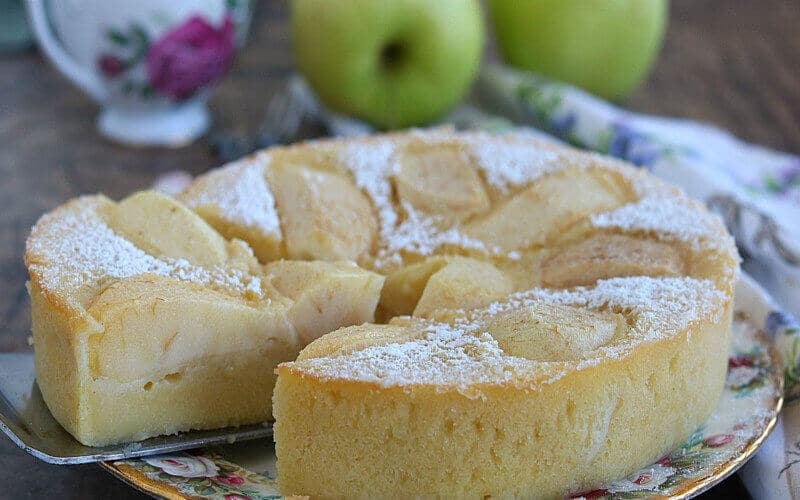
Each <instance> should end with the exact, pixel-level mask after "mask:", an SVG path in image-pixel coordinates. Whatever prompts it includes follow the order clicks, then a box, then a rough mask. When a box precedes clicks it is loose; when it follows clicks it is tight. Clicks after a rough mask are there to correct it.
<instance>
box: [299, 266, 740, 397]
mask: <svg viewBox="0 0 800 500" xmlns="http://www.w3.org/2000/svg"><path fill="white" fill-rule="evenodd" d="M724 299H725V294H723V293H722V292H720V291H718V290H717V289H716V288H715V287H714V284H713V283H712V282H711V281H708V280H697V279H694V278H650V277H632V278H613V279H610V280H601V281H599V282H598V283H597V285H596V286H595V287H593V288H586V287H579V288H575V289H573V290H563V291H554V290H548V289H541V288H534V289H532V290H528V291H525V292H520V293H516V294H512V295H510V296H509V297H508V298H507V299H506V300H503V301H499V302H495V303H493V304H491V305H489V306H487V307H485V308H483V309H479V310H476V311H471V312H469V313H467V312H464V313H463V314H462V315H461V316H460V318H459V319H456V320H455V321H454V322H453V325H452V326H451V325H446V324H442V323H433V322H430V321H427V322H426V321H425V320H416V321H417V323H416V324H417V325H419V324H422V325H426V326H424V328H425V329H424V333H425V335H424V337H422V338H421V339H418V340H412V341H409V342H406V343H402V344H390V345H385V346H373V347H369V348H367V349H364V350H362V351H357V352H354V353H350V354H347V355H345V356H338V357H335V358H316V359H312V360H307V361H303V362H298V363H295V364H296V365H297V366H298V367H299V368H301V369H302V370H303V371H304V372H308V373H311V374H314V375H316V376H320V377H326V378H336V379H345V380H355V381H362V382H369V383H375V384H378V385H381V386H384V387H394V386H404V385H410V384H423V385H424V384H431V385H444V386H455V387H457V388H458V389H459V390H460V391H461V392H465V391H467V392H468V386H469V385H472V384H481V383H503V382H504V381H508V380H510V379H512V378H517V377H524V376H526V375H530V374H532V373H537V369H538V373H545V370H547V369H550V370H552V368H553V367H554V366H556V364H554V363H547V362H542V361H531V360H527V359H523V358H518V357H514V356H509V355H507V354H505V353H504V352H503V351H502V349H500V347H499V346H498V345H497V342H496V341H495V340H494V339H493V338H492V337H491V335H490V334H489V333H487V330H486V329H487V326H488V325H489V324H490V322H491V320H492V319H493V318H495V317H497V315H499V314H501V313H505V312H509V311H514V310H519V309H521V308H523V307H535V306H536V304H541V303H542V302H545V303H549V304H560V305H568V306H576V307H579V308H588V309H605V308H613V309H619V310H621V311H622V312H623V313H624V314H626V315H629V316H630V318H631V319H632V320H633V324H632V326H631V331H630V332H629V333H628V334H627V335H625V336H624V339H623V340H620V341H618V342H616V343H612V344H609V345H607V346H602V347H600V348H599V349H597V350H596V351H595V353H594V355H593V356H592V357H589V358H586V359H582V360H580V361H579V362H577V363H576V364H575V365H574V369H576V370H582V369H587V368H589V367H592V366H597V365H598V364H600V362H601V361H602V359H603V358H608V357H621V356H624V355H625V354H626V353H627V352H629V351H630V350H631V348H632V347H634V346H635V345H636V344H638V343H641V342H646V341H653V340H657V339H660V338H667V337H671V336H674V335H676V334H677V333H679V332H681V331H683V330H685V329H686V328H688V327H689V326H690V324H691V323H692V322H694V321H699V320H704V319H711V320H712V321H717V320H719V315H720V314H721V312H722V307H721V306H722V305H723V303H724ZM412 327H413V325H412ZM563 373H566V371H565V370H560V371H558V374H562V375H563ZM558 374H557V375H556V376H554V377H551V378H550V379H547V380H546V383H550V382H552V381H554V380H556V379H557V378H558V377H559V376H561V375H558Z"/></svg>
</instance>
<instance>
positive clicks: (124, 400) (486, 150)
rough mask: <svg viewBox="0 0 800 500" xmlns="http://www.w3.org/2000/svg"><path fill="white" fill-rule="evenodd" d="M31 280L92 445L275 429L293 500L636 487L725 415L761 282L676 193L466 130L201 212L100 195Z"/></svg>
mask: <svg viewBox="0 0 800 500" xmlns="http://www.w3.org/2000/svg"><path fill="white" fill-rule="evenodd" d="M26 262H27V265H28V270H29V273H30V276H31V280H30V291H31V297H32V305H33V333H34V344H35V357H36V370H37V379H38V380H39V384H40V387H41V388H42V393H43V395H44V397H45V400H46V402H47V404H48V406H49V407H50V408H51V410H52V412H53V414H54V415H55V416H56V418H57V419H58V420H59V422H61V423H62V424H63V425H64V427H65V428H66V429H67V430H69V431H70V432H71V433H72V434H73V435H75V436H76V437H77V438H78V439H79V440H81V441H82V442H84V443H87V444H93V445H97V444H105V443H111V442H118V441H127V440H134V439H141V438H143V437H147V436H152V435H157V434H163V433H172V432H176V431H180V430H186V429H199V428H212V427H220V426H226V425H237V424H244V423H252V422H260V421H264V420H266V419H269V418H270V417H271V416H272V415H274V417H275V425H274V431H275V442H276V448H275V449H276V455H277V458H278V480H279V484H280V486H281V488H282V491H283V492H284V493H286V494H301V495H311V496H321V497H345V496H357V497H367V496H373V497H391V496H444V497H450V496H473V497H474V496H488V495H490V496H544V497H547V496H556V495H560V494H564V493H567V492H571V491H572V492H574V491H577V490H581V489H583V488H585V487H589V486H592V485H595V484H597V483H599V482H601V481H605V480H609V479H614V478H617V477H621V476H624V475H626V474H627V473H629V472H631V471H633V470H635V469H636V468H638V467H640V466H642V465H644V464H646V463H647V462H648V461H651V460H653V459H655V458H657V457H658V456H659V455H660V454H662V453H664V452H666V451H668V450H669V449H671V448H672V447H674V446H675V445H676V444H677V443H679V442H680V441H681V440H682V439H683V438H685V437H686V436H687V435H688V434H689V433H690V432H691V431H692V430H694V429H695V428H696V427H697V426H698V425H700V424H701V423H702V422H703V421H704V420H705V419H706V418H707V417H708V415H709V414H710V412H711V410H712V409H713V407H714V406H715V404H716V400H717V399H718V397H719V395H720V393H721V391H722V386H723V382H724V376H725V369H726V363H727V343H728V327H729V325H730V320H731V307H732V296H733V291H734V283H735V281H736V277H737V276H736V275H737V272H738V256H737V254H736V250H735V247H734V244H733V241H732V239H731V237H730V236H729V235H728V234H727V233H726V232H725V229H724V227H723V225H722V224H721V222H720V221H719V219H718V218H717V217H715V216H713V215H711V214H710V213H709V212H707V211H706V210H705V209H704V208H703V206H702V205H701V204H699V203H697V202H694V201H692V200H690V199H689V198H687V197H686V195H684V194H683V193H682V192H681V191H680V190H679V189H678V188H676V187H673V186H671V185H668V184H666V183H663V182H661V181H659V180H657V179H655V178H653V177H651V176H649V175H648V174H647V173H645V172H643V171H641V170H637V169H635V168H633V167H631V166H628V165H626V164H623V163H621V162H618V161H616V160H612V159H610V158H606V157H603V156H599V155H594V154H588V153H582V152H578V151H575V150H573V149H571V148H567V147H563V146H559V145H554V144H551V143H545V142H541V141H537V140H534V139H531V138H528V137H524V136H520V135H503V136H499V135H498V136H495V135H488V134H482V133H456V132H452V131H449V130H435V131H426V132H420V131H410V132H403V133H395V134H386V135H380V136H372V137H364V138H356V139H338V140H325V141H316V142H308V143H304V144H300V145H295V146H289V147H276V148H271V149H269V150H265V151H262V152H259V153H256V154H254V155H252V156H250V157H247V158H245V159H243V160H240V161H237V162H235V163H233V164H230V165H228V166H225V167H222V168H220V169H217V170H213V171H211V172H209V173H207V174H206V175H204V176H201V177H200V178H198V179H197V180H196V181H195V182H194V183H193V184H192V185H190V186H189V187H188V188H187V190H186V191H185V192H183V193H182V194H181V195H180V196H178V198H177V199H172V198H168V197H165V196H163V195H159V194H156V193H153V192H143V193H137V194H134V195H133V196H131V197H129V198H127V199H125V200H123V201H121V202H119V203H115V202H112V201H110V200H108V199H107V198H105V197H103V196H89V197H83V198H79V199H76V200H73V201H71V202H69V203H67V204H66V205H64V206H62V207H60V208H58V209H56V210H55V211H53V212H51V213H50V214H47V215H45V216H44V217H42V219H41V220H40V221H39V222H38V223H37V225H36V226H35V227H34V229H33V232H32V234H31V237H30V238H29V240H28V247H27V252H26ZM298 353H299V356H298ZM295 358H296V359H295ZM276 376H277V382H276ZM273 389H274V391H273ZM273 392H274V395H273Z"/></svg>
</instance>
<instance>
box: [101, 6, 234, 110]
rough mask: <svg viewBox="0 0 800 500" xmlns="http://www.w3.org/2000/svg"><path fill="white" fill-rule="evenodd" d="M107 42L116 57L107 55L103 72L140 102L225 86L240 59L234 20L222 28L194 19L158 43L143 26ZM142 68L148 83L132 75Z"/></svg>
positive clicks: (226, 20) (103, 58) (183, 96)
mask: <svg viewBox="0 0 800 500" xmlns="http://www.w3.org/2000/svg"><path fill="white" fill-rule="evenodd" d="M106 38H107V40H108V41H109V43H110V44H111V45H112V46H113V47H114V52H115V53H111V52H108V53H103V54H101V55H100V57H99V58H98V59H97V70H98V71H99V72H100V74H101V75H103V77H104V78H105V79H107V80H118V79H120V80H121V81H123V85H122V91H123V92H124V93H127V94H134V95H139V96H140V97H151V96H153V95H159V96H162V97H167V98H170V99H174V100H178V101H182V100H185V99H189V98H190V97H192V96H194V95H195V94H196V93H197V92H198V91H199V90H200V89H202V88H204V87H206V86H208V85H211V84H213V83H215V82H217V81H219V79H220V78H222V76H223V75H225V73H226V72H227V71H228V69H230V67H231V64H232V63H233V57H234V54H235V29H234V24H233V20H232V18H231V15H230V14H226V15H225V18H224V19H223V21H222V23H221V24H220V26H218V27H215V26H213V25H211V24H210V23H209V22H208V21H207V20H206V19H205V18H203V17H201V16H192V17H190V18H189V19H187V20H186V21H185V22H183V23H182V24H180V25H178V26H176V27H174V28H173V29H171V30H169V31H167V32H166V33H164V34H163V35H162V36H161V37H159V38H158V39H156V40H155V41H152V42H151V40H150V38H149V36H148V34H147V32H146V30H145V29H144V28H142V27H141V26H139V25H132V26H131V27H130V29H129V30H128V31H119V30H115V29H110V30H108V32H107V34H106ZM140 64H142V65H143V66H144V70H145V71H144V72H145V74H146V76H147V80H146V81H144V82H142V81H137V80H136V77H135V76H133V75H132V74H131V73H129V72H128V70H129V69H131V68H134V67H137V66H138V65H140ZM123 76H124V77H125V78H123Z"/></svg>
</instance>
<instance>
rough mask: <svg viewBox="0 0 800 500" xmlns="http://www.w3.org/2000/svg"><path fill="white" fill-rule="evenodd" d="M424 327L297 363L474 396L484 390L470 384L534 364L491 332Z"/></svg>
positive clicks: (316, 370)
mask: <svg viewBox="0 0 800 500" xmlns="http://www.w3.org/2000/svg"><path fill="white" fill-rule="evenodd" d="M423 329H424V330H423V333H424V336H423V337H422V338H421V339H418V340H415V341H412V342H406V343H402V344H398V343H395V344H389V345H383V346H373V347H368V348H366V349H364V350H362V351H357V352H354V353H350V354H347V355H345V356H340V357H337V358H314V359H310V360H306V361H302V362H298V363H297V364H299V365H301V366H302V367H303V370H304V371H306V372H308V373H311V374H314V375H318V376H322V377H333V378H339V379H345V380H359V381H363V382H369V383H375V384H378V385H381V386H383V387H396V386H404V385H409V384H434V385H438V386H455V387H457V388H458V389H459V390H460V391H461V392H462V393H464V394H466V395H468V396H478V395H479V394H478V393H477V392H473V391H470V388H469V387H468V386H469V385H470V384H479V383H499V382H502V381H505V380H510V379H512V378H515V377H517V376H519V375H520V374H522V373H523V372H524V371H525V370H528V369H530V368H531V367H532V365H533V363H532V362H531V361H529V360H526V359H524V358H518V357H513V356H508V355H506V354H505V353H504V352H503V350H502V349H500V347H499V346H498V345H497V341H496V340H494V339H493V338H492V337H491V335H489V334H488V333H484V334H480V335H466V334H464V333H463V332H462V331H461V330H459V329H456V328H453V327H451V326H449V325H446V324H442V323H428V324H426V325H424V326H423ZM344 358H346V359H344Z"/></svg>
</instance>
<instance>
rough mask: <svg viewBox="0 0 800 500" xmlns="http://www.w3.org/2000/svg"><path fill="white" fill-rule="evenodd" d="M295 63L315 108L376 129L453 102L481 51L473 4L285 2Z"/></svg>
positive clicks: (409, 121) (438, 0)
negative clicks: (321, 107)
mask: <svg viewBox="0 0 800 500" xmlns="http://www.w3.org/2000/svg"><path fill="white" fill-rule="evenodd" d="M291 7H292V8H291V26H292V41H293V44H294V54H295V59H296V62H297V64H298V66H299V68H300V70H301V71H302V73H303V75H304V76H305V77H306V79H307V80H308V82H309V84H310V85H311V87H312V88H313V89H314V91H315V92H316V93H317V95H318V96H319V98H320V99H321V101H322V102H323V103H324V104H325V105H327V106H328V107H329V108H331V109H333V110H334V111H338V112H342V113H346V114H349V115H351V116H354V117H357V118H361V119H363V120H366V121H368V122H370V123H372V124H373V125H376V126H378V127H380V128H398V127H408V126H412V125H420V124H424V123H427V122H430V121H431V120H434V119H436V118H438V117H439V116H441V115H442V114H443V113H444V112H446V111H447V110H448V109H449V108H450V107H451V106H452V105H453V104H455V103H456V102H457V101H459V100H460V99H461V98H462V97H464V94H465V93H466V92H467V91H468V89H469V86H470V84H471V83H472V81H473V79H474V78H475V76H476V73H477V71H478V66H479V64H480V59H481V55H482V54H481V53H482V50H483V38H484V30H483V22H482V18H481V12H480V7H479V5H478V2H477V0H292V3H291Z"/></svg>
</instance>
